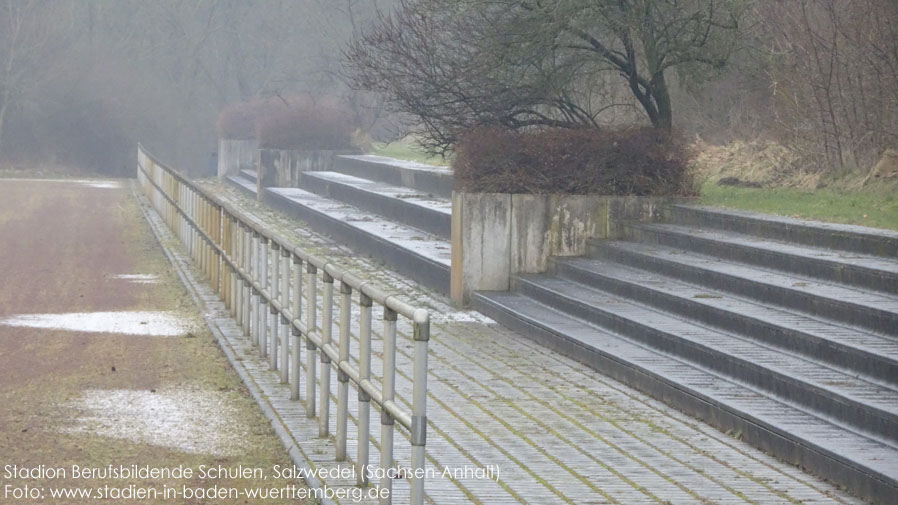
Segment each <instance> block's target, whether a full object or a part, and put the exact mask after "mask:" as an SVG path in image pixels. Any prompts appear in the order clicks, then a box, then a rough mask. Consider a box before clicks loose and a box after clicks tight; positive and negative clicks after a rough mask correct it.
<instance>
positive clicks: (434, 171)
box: [333, 154, 453, 198]
mask: <svg viewBox="0 0 898 505" xmlns="http://www.w3.org/2000/svg"><path fill="white" fill-rule="evenodd" d="M333 171H334V172H340V173H342V174H347V175H354V176H356V177H362V178H365V179H370V180H375V181H380V182H385V183H387V184H391V185H393V186H405V187H408V188H413V189H416V190H418V191H423V192H425V193H431V194H434V195H436V196H441V197H443V198H451V197H452V187H453V179H452V169H450V168H447V167H438V166H435V165H426V164H424V163H416V162H413V161H405V160H397V159H393V158H386V157H383V156H375V155H371V154H364V155H340V156H336V157H335V158H334V166H333Z"/></svg>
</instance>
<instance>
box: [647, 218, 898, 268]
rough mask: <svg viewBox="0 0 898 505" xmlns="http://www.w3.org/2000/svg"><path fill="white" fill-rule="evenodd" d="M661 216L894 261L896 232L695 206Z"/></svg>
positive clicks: (897, 251)
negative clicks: (882, 257)
mask: <svg viewBox="0 0 898 505" xmlns="http://www.w3.org/2000/svg"><path fill="white" fill-rule="evenodd" d="M664 214H665V218H666V219H667V220H668V221H669V222H671V223H673V224H681V225H693V226H700V227H705V228H716V229H720V230H727V231H732V232H737V233H744V234H747V235H756V236H760V237H767V238H770V239H774V240H781V241H785V242H794V243H797V244H804V245H809V246H813V247H825V248H829V249H838V250H842V251H853V252H857V253H861V254H867V255H878V256H884V257H887V258H892V259H898V232H895V231H890V230H881V229H878V228H869V227H866V226H854V225H846V224H837V223H824V222H821V221H811V220H807V219H796V218H791V217H781V216H771V215H768V214H759V213H756V212H747V211H739V210H730V209H721V208H717V207H707V206H698V205H671V206H668V207H667V208H666V209H665V211H664Z"/></svg>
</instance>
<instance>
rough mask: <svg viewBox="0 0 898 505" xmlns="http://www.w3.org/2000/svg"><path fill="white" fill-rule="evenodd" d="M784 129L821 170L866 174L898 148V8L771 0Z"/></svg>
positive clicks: (878, 3)
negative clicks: (880, 157)
mask: <svg viewBox="0 0 898 505" xmlns="http://www.w3.org/2000/svg"><path fill="white" fill-rule="evenodd" d="M759 13H760V15H761V18H762V19H763V21H764V26H765V27H766V29H767V30H768V38H769V40H770V41H771V42H770V43H771V48H772V54H773V58H774V61H773V64H772V70H771V73H772V75H771V77H772V88H773V92H774V94H775V99H776V101H777V102H776V103H777V105H778V107H777V109H778V111H779V112H778V115H777V117H776V118H775V119H776V124H777V126H779V127H780V129H781V130H782V131H783V132H784V133H785V134H786V140H787V142H788V143H789V144H790V146H791V147H793V148H794V149H796V150H797V151H798V152H799V153H800V154H801V156H802V157H803V158H804V159H805V160H806V161H805V164H806V165H810V166H816V168H817V169H818V170H826V169H829V170H830V171H832V170H836V171H842V170H844V171H850V170H859V171H866V170H867V169H869V168H870V167H872V166H873V165H874V163H875V162H876V160H878V159H879V156H880V155H881V154H882V152H883V151H884V150H885V149H886V148H888V147H895V146H898V36H896V33H898V4H896V3H895V2H894V0H799V1H795V2H779V1H772V0H770V1H766V2H762V3H761V4H760V7H759Z"/></svg>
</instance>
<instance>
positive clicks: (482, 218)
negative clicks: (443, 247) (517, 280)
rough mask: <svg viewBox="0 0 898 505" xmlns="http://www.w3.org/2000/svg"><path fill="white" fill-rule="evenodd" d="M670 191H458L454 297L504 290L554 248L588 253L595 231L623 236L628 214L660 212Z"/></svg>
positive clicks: (461, 300) (633, 217)
mask: <svg viewBox="0 0 898 505" xmlns="http://www.w3.org/2000/svg"><path fill="white" fill-rule="evenodd" d="M671 202H672V199H670V198H651V197H634V196H598V195H524V194H508V193H458V192H455V193H453V195H452V238H451V246H452V270H451V281H450V293H451V296H452V300H453V302H454V303H456V304H458V305H466V304H467V303H468V299H469V297H470V294H471V292H472V291H480V290H489V291H503V290H508V289H509V288H510V287H511V286H510V283H511V278H512V277H513V276H514V275H515V274H519V273H540V272H545V271H547V270H548V269H549V266H550V263H549V259H550V258H551V257H552V256H582V255H584V254H586V245H587V241H588V239H590V238H617V237H619V236H620V223H621V222H623V221H651V220H655V219H657V218H659V217H660V210H661V207H662V206H663V205H665V204H668V203H671Z"/></svg>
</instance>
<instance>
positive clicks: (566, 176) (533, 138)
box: [453, 127, 694, 196]
mask: <svg viewBox="0 0 898 505" xmlns="http://www.w3.org/2000/svg"><path fill="white" fill-rule="evenodd" d="M689 158H690V154H689V151H688V149H687V148H686V147H685V144H684V143H683V142H682V141H680V140H679V139H678V138H677V137H676V136H674V135H671V134H670V133H667V132H663V131H661V130H658V129H654V128H640V129H630V130H615V131H606V130H597V129H548V130H541V131H527V132H521V131H513V130H508V129H504V128H497V127H491V128H478V129H475V130H473V131H471V132H469V133H468V134H466V135H464V136H463V138H462V139H461V141H460V142H459V143H458V145H457V146H456V156H455V162H454V163H453V167H454V169H455V186H456V189H458V190H460V191H468V192H484V193H529V194H547V193H567V194H603V195H643V196H648V195H653V196H660V195H689V194H692V193H693V192H694V185H693V184H692V181H691V178H690V176H689V170H688V165H689Z"/></svg>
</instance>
